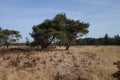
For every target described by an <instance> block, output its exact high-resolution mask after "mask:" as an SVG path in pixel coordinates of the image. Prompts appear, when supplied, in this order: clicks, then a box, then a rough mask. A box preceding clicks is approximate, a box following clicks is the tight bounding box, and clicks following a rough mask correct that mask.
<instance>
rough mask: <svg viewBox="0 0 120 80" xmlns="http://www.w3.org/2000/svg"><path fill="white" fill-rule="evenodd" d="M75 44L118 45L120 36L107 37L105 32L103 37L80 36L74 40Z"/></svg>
mask: <svg viewBox="0 0 120 80" xmlns="http://www.w3.org/2000/svg"><path fill="white" fill-rule="evenodd" d="M76 45H120V36H119V35H115V36H114V37H109V36H108V34H105V36H104V37H103V38H84V39H82V38H80V39H77V40H76Z"/></svg>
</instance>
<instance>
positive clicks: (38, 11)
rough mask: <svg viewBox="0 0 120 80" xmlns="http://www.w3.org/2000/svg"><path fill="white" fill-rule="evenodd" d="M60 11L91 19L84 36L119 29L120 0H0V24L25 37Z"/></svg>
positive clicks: (73, 16)
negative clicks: (34, 26) (33, 28)
mask: <svg viewBox="0 0 120 80" xmlns="http://www.w3.org/2000/svg"><path fill="white" fill-rule="evenodd" d="M61 12H63V13H66V15H67V17H68V18H71V19H75V20H80V21H84V22H89V23H90V27H89V33H88V34H87V35H86V36H85V37H103V36H104V34H105V33H108V35H109V36H114V35H116V34H119V33H120V0H0V27H2V28H3V29H6V28H7V29H14V30H18V31H20V33H21V34H22V35H23V39H22V41H25V37H29V38H30V36H29V33H31V32H32V26H33V25H37V24H40V23H41V22H43V21H44V20H45V19H47V18H48V19H52V18H53V17H54V16H55V15H56V14H57V13H61Z"/></svg>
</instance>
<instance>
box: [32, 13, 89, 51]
mask: <svg viewBox="0 0 120 80" xmlns="http://www.w3.org/2000/svg"><path fill="white" fill-rule="evenodd" d="M88 27H89V23H85V22H81V21H79V20H73V19H69V18H67V16H66V14H64V13H59V14H57V15H56V16H55V17H54V18H53V19H52V20H50V19H46V20H45V21H44V22H42V23H41V24H38V25H35V26H33V28H32V29H33V32H32V33H31V36H32V37H33V39H34V42H36V44H37V45H40V46H41V50H43V49H46V48H47V47H48V46H49V45H50V44H51V43H52V42H53V41H54V40H56V41H57V42H60V43H62V44H65V45H66V50H68V49H69V46H70V45H71V44H73V43H74V42H75V40H76V38H77V37H80V36H83V35H85V34H87V33H88V32H89V31H88Z"/></svg>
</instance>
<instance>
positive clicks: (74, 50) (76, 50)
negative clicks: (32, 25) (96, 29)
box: [0, 46, 120, 80]
mask: <svg viewBox="0 0 120 80" xmlns="http://www.w3.org/2000/svg"><path fill="white" fill-rule="evenodd" d="M117 60H120V47H119V46H97V47H96V46H74V47H71V48H70V50H68V51H65V50H64V47H56V49H54V50H52V49H49V50H48V51H42V52H40V51H30V50H29V49H28V48H27V47H21V48H11V49H9V50H5V49H2V50H0V80H116V79H117V78H114V77H113V76H111V75H112V74H113V73H115V72H116V71H118V70H117V68H116V67H115V66H114V65H113V62H116V61H117ZM116 64H117V63H116ZM118 76H119V75H118Z"/></svg>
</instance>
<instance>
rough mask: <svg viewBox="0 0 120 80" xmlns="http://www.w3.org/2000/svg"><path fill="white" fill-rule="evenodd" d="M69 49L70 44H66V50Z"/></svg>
mask: <svg viewBox="0 0 120 80" xmlns="http://www.w3.org/2000/svg"><path fill="white" fill-rule="evenodd" d="M69 47H70V43H69V42H68V43H67V44H66V50H68V49H69Z"/></svg>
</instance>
